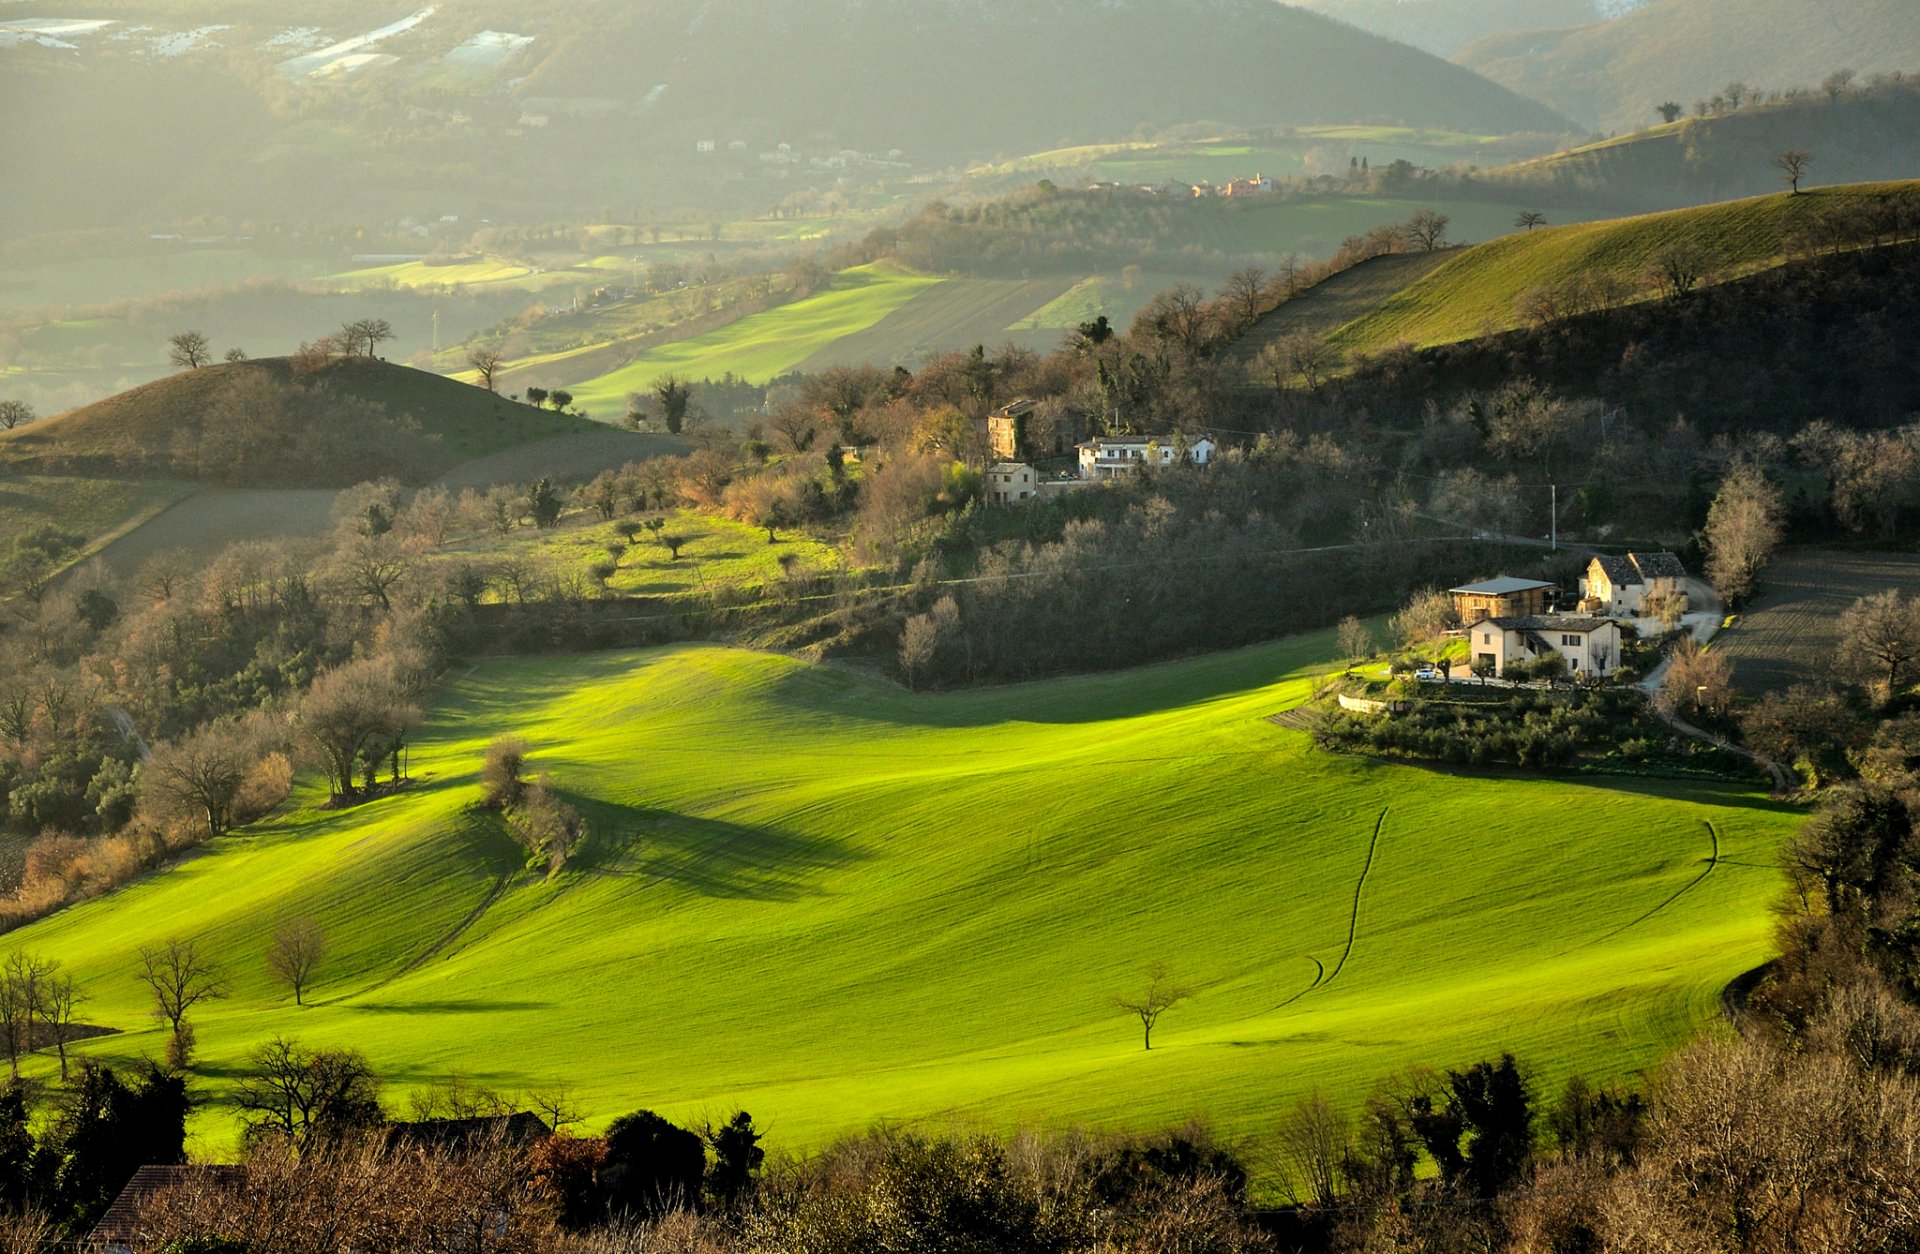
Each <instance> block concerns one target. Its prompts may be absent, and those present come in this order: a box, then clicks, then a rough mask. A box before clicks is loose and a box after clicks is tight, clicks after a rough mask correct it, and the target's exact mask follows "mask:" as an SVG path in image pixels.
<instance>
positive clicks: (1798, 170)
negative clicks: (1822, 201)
mask: <svg viewBox="0 0 1920 1254" xmlns="http://www.w3.org/2000/svg"><path fill="white" fill-rule="evenodd" d="M1812 164H1813V154H1812V153H1810V152H1806V151H1804V150H1802V149H1799V148H1789V149H1787V150H1786V151H1785V152H1783V153H1781V154H1780V155H1779V156H1777V157H1775V158H1774V159H1773V168H1774V169H1776V170H1778V171H1780V177H1781V178H1782V179H1784V180H1785V181H1786V184H1787V187H1788V188H1789V189H1790V190H1789V191H1788V192H1787V194H1788V195H1789V196H1798V195H1799V194H1800V180H1801V179H1803V178H1805V177H1806V174H1807V167H1808V166H1810V165H1812Z"/></svg>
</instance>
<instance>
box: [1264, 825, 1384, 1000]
mask: <svg viewBox="0 0 1920 1254" xmlns="http://www.w3.org/2000/svg"><path fill="white" fill-rule="evenodd" d="M1386 822H1387V812H1386V810H1382V811H1380V817H1379V818H1377V819H1375V820H1374V821H1373V839H1372V840H1370V841H1368V842H1367V862H1366V865H1365V866H1363V867H1361V868H1360V879H1359V881H1358V882H1357V883H1355V884H1354V886H1353V910H1352V912H1351V913H1350V914H1349V915H1348V916H1347V943H1346V947H1345V948H1343V949H1342V950H1341V951H1340V961H1339V962H1337V963H1335V964H1334V967H1333V972H1332V973H1331V974H1329V973H1328V972H1327V968H1326V964H1325V963H1323V962H1321V961H1320V960H1319V959H1318V958H1316V957H1314V956H1313V955H1312V954H1308V955H1307V961H1308V962H1311V963H1312V964H1313V983H1311V984H1309V985H1307V986H1306V987H1305V988H1303V989H1301V990H1300V991H1299V992H1297V993H1295V994H1294V995H1293V996H1291V997H1289V998H1287V999H1286V1000H1285V1001H1283V1002H1281V1003H1280V1004H1279V1005H1278V1006H1275V1007H1274V1008H1273V1009H1274V1010H1284V1009H1286V1008H1287V1007H1288V1006H1291V1005H1292V1004H1293V1003H1295V1002H1297V1001H1299V1000H1300V999H1301V998H1302V997H1305V996H1306V995H1307V994H1308V993H1311V992H1313V991H1314V990H1315V989H1319V988H1325V987H1326V986H1327V985H1329V984H1331V983H1333V981H1334V979H1335V977H1337V976H1338V975H1339V974H1340V972H1341V971H1343V970H1345V969H1346V965H1347V959H1348V958H1351V957H1352V956H1353V942H1354V939H1355V937H1356V936H1358V934H1359V931H1360V897H1361V895H1362V894H1363V893H1365V892H1366V890H1367V877H1368V876H1369V875H1371V874H1373V856H1374V854H1375V853H1377V852H1378V851H1379V849H1380V829H1381V828H1382V827H1384V826H1385V825H1386ZM1268 1013H1269V1014H1271V1013H1272V1011H1269V1012H1268Z"/></svg>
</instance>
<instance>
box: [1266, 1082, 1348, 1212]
mask: <svg viewBox="0 0 1920 1254" xmlns="http://www.w3.org/2000/svg"><path fill="white" fill-rule="evenodd" d="M1352 1150H1353V1129H1352V1128H1351V1126H1350V1125H1349V1124H1348V1122H1347V1120H1346V1118H1345V1117H1344V1116H1342V1115H1341V1114H1340V1112H1339V1111H1338V1110H1337V1109H1335V1108H1334V1105H1333V1103H1332V1102H1331V1101H1329V1100H1328V1098H1327V1095H1326V1094H1325V1093H1322V1092H1320V1091H1319V1090H1318V1089H1316V1090H1314V1092H1313V1094H1312V1095H1311V1096H1308V1097H1303V1098H1301V1099H1300V1100H1299V1101H1297V1102H1295V1103H1294V1105H1293V1109H1292V1110H1290V1111H1288V1112H1287V1114H1286V1115H1285V1117H1283V1118H1282V1119H1281V1120H1280V1178H1281V1181H1282V1185H1281V1187H1282V1188H1284V1189H1285V1190H1286V1193H1287V1196H1288V1197H1289V1198H1291V1199H1292V1201H1293V1203H1294V1205H1296V1206H1326V1205H1329V1204H1330V1203H1332V1202H1335V1201H1337V1200H1338V1199H1339V1196H1340V1184H1341V1178H1342V1170H1343V1168H1342V1164H1344V1163H1345V1162H1346V1161H1347V1160H1348V1159H1349V1158H1350V1157H1351V1155H1352Z"/></svg>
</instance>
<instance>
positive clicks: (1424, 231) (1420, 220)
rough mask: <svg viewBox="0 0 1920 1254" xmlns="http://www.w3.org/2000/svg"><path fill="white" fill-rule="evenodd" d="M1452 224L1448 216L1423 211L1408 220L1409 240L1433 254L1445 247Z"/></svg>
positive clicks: (1433, 211)
mask: <svg viewBox="0 0 1920 1254" xmlns="http://www.w3.org/2000/svg"><path fill="white" fill-rule="evenodd" d="M1450 223H1451V219H1449V218H1448V217H1447V215H1446V214H1444V213H1439V212H1437V211H1435V210H1432V209H1422V210H1421V211H1420V212H1419V213H1416V214H1414V215H1413V216H1412V217H1411V218H1409V219H1407V238H1408V239H1410V240H1412V241H1413V242H1414V243H1416V244H1418V245H1420V247H1421V249H1422V250H1423V251H1425V252H1433V251H1435V250H1436V249H1439V248H1441V247H1443V246H1445V244H1446V242H1447V227H1448V225H1449V224H1450Z"/></svg>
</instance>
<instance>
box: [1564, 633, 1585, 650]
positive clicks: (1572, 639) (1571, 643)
mask: <svg viewBox="0 0 1920 1254" xmlns="http://www.w3.org/2000/svg"><path fill="white" fill-rule="evenodd" d="M1560 643H1561V644H1563V645H1565V646H1567V647H1568V648H1569V649H1577V648H1579V647H1580V637H1578V636H1562V637H1560Z"/></svg>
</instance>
